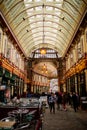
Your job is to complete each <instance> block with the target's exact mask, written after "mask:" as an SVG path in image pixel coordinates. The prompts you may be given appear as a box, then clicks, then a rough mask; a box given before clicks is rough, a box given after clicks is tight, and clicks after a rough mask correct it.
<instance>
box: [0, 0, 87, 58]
mask: <svg viewBox="0 0 87 130" xmlns="http://www.w3.org/2000/svg"><path fill="white" fill-rule="evenodd" d="M0 10H1V13H2V14H3V16H4V18H5V19H6V21H7V23H8V25H9V26H10V28H11V30H12V32H13V34H14V35H15V37H16V38H17V41H18V43H19V44H20V47H21V48H22V49H23V51H24V53H25V55H26V57H29V55H30V54H31V52H32V51H34V50H36V49H38V48H42V47H46V48H51V49H54V50H56V51H57V52H58V54H59V55H60V56H61V57H62V56H64V55H65V53H66V51H67V49H68V46H69V45H70V44H71V42H72V40H73V38H74V36H75V34H76V32H77V30H78V28H79V25H80V23H81V20H82V19H83V18H84V15H85V13H86V11H87V0H0Z"/></svg>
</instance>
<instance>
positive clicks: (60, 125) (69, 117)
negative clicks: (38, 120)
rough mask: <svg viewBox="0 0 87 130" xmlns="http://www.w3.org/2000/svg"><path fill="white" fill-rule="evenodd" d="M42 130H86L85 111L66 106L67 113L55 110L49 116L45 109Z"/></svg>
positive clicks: (86, 113)
mask: <svg viewBox="0 0 87 130" xmlns="http://www.w3.org/2000/svg"><path fill="white" fill-rule="evenodd" d="M43 130H87V111H82V110H78V111H77V112H74V110H73V109H72V108H71V107H70V106H68V107H67V111H60V110H56V112H55V114H53V113H52V114H50V112H49V108H47V109H46V112H45V114H44V119H43Z"/></svg>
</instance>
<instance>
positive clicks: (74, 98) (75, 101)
mask: <svg viewBox="0 0 87 130" xmlns="http://www.w3.org/2000/svg"><path fill="white" fill-rule="evenodd" d="M72 101H73V108H74V111H75V112H76V111H77V109H78V108H77V106H78V101H77V96H76V93H75V92H73V95H72Z"/></svg>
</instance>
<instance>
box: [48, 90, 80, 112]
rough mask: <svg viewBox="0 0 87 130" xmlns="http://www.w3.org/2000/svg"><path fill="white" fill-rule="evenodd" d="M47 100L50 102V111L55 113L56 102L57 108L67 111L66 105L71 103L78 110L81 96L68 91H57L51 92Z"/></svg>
mask: <svg viewBox="0 0 87 130" xmlns="http://www.w3.org/2000/svg"><path fill="white" fill-rule="evenodd" d="M47 101H48V104H49V109H50V113H52V112H53V113H55V104H56V105H57V110H64V111H67V108H66V105H67V104H68V105H70V106H71V107H72V108H73V109H74V111H75V112H76V111H77V110H78V109H79V106H80V97H79V95H78V94H77V93H75V92H73V93H66V92H63V93H62V92H56V93H55V94H54V93H52V92H51V93H49V94H48V96H47Z"/></svg>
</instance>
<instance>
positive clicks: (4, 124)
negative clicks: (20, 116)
mask: <svg viewBox="0 0 87 130" xmlns="http://www.w3.org/2000/svg"><path fill="white" fill-rule="evenodd" d="M14 124H15V121H0V127H1V128H11V127H12V126H13V125H14Z"/></svg>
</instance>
